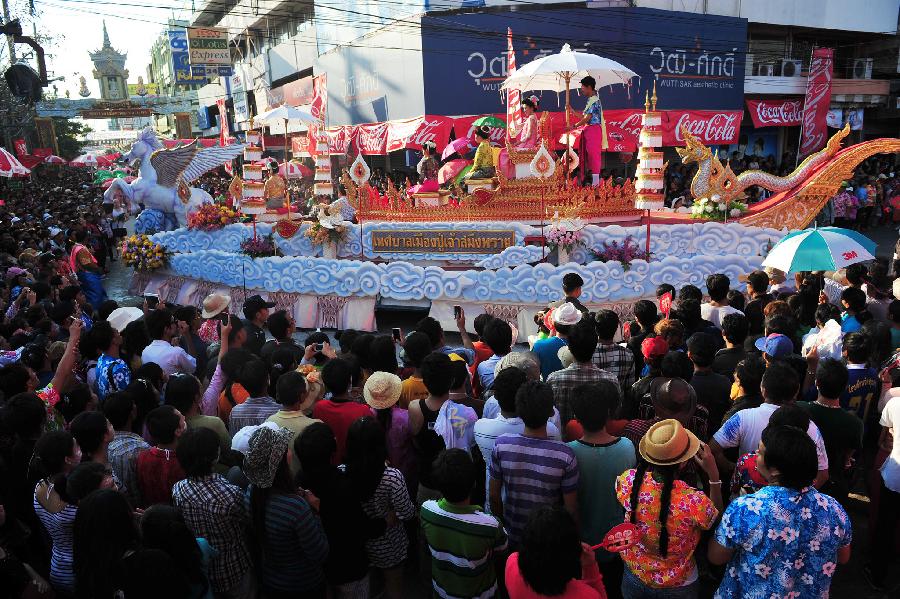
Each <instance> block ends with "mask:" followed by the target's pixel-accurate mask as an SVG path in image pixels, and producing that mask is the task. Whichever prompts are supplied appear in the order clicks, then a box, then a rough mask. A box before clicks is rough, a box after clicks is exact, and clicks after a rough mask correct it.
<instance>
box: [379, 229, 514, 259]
mask: <svg viewBox="0 0 900 599" xmlns="http://www.w3.org/2000/svg"><path fill="white" fill-rule="evenodd" d="M515 243H516V232H515V231H503V230H475V229H455V230H453V229H431V230H428V229H426V230H409V231H403V230H393V231H372V251H373V252H374V253H376V254H391V253H395V254H408V253H423V254H424V253H452V254H499V253H500V252H502V251H503V250H505V249H506V248H508V247H510V246H513V245H515Z"/></svg>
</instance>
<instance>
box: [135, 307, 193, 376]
mask: <svg viewBox="0 0 900 599" xmlns="http://www.w3.org/2000/svg"><path fill="white" fill-rule="evenodd" d="M144 322H145V323H146V325H147V331H148V332H149V333H150V336H151V337H152V338H153V342H152V343H150V345H148V346H147V347H145V348H144V351H143V352H142V353H141V362H142V363H144V364H146V363H147V362H153V363H155V364H159V367H160V368H162V370H163V372H165V373H166V374H167V375H172V374H174V373H176V372H180V373H183V374H194V371H195V370H196V369H197V360H196V358H194V356H192V355H191V354H189V353H188V352H186V351H184V350H183V349H182V348H181V347H179V346H178V344H179V338H178V337H175V332H176V331H177V329H178V327H184V328H185V330H183V331H181V333H182V334H183V335H184V340H185V342H186V344H187V346H188V350H191V351H193V349H194V347H193V346H194V342H193V341H192V339H191V335H190V334H189V333H190V331H189V330H187V328H188V327H189V325H188V323H185V322H179V323H177V324H176V323H175V319H174V318H173V317H172V314H171V313H170V312H169V311H168V310H161V309H156V310H153V311H152V312H150V314H148V315H147V316H146V317H145V318H144Z"/></svg>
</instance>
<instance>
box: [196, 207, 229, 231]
mask: <svg viewBox="0 0 900 599" xmlns="http://www.w3.org/2000/svg"><path fill="white" fill-rule="evenodd" d="M238 218H239V217H238V213H237V212H235V211H234V210H233V209H231V208H229V207H228V206H225V205H224V204H203V205H202V206H200V208H198V209H197V210H196V211H195V212H194V213H193V214H189V215H188V229H190V230H192V231H196V230H199V231H217V230H219V229H221V228H223V227H224V226H225V225H230V224H233V223H236V222H238Z"/></svg>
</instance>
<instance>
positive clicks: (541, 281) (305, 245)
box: [114, 110, 900, 339]
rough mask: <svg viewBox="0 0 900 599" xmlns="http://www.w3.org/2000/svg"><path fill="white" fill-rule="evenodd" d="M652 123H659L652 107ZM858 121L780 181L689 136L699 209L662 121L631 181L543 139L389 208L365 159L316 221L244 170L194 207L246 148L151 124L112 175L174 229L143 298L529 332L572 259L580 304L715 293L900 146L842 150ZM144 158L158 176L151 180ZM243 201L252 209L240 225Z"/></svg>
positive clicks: (166, 233) (319, 318)
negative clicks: (503, 164)
mask: <svg viewBox="0 0 900 599" xmlns="http://www.w3.org/2000/svg"><path fill="white" fill-rule="evenodd" d="M644 126H645V127H649V128H650V129H652V128H653V127H654V120H653V118H652V111H650V110H648V118H645V121H644ZM847 133H848V131H847V130H846V129H845V130H843V131H840V132H838V133H837V134H836V135H834V137H832V138H831V140H829V142H828V144H827V146H826V147H825V148H824V149H823V150H821V151H820V152H818V153H816V154H813V155H811V156H809V157H808V158H807V159H806V160H804V161H803V163H801V164H800V165H799V167H798V168H797V169H796V170H795V171H794V172H792V173H791V174H790V175H788V176H786V177H776V176H773V175H770V174H767V173H763V172H761V171H745V172H743V173H741V174H740V175H735V174H734V173H733V172H732V171H731V169H730V168H729V167H728V166H723V165H722V164H721V162H720V161H719V160H718V158H716V157H715V156H714V155H713V153H712V152H711V151H710V149H709V148H707V147H705V146H704V145H703V144H701V143H700V142H698V141H697V140H696V139H695V138H694V137H693V136H691V135H690V133H688V132H687V131H685V132H684V136H685V139H686V142H687V143H686V146H685V147H684V148H680V149H679V154H680V156H681V157H682V160H683V161H684V162H685V163H697V164H698V165H699V168H698V171H697V174H696V175H695V177H694V179H693V181H692V184H691V190H692V193H693V195H694V196H695V197H697V198H699V201H698V202H696V203H695V207H694V208H693V209H692V210H693V211H692V213H678V212H672V211H666V210H663V209H661V186H660V185H659V183H660V182H661V180H662V172H663V169H664V168H665V165H664V164H662V163H661V156H660V153H659V152H657V151H655V149H654V147H653V146H652V144H653V143H655V142H654V141H653V140H654V136H653V135H652V134H649V135H647V136H644V139H646V140H647V143H648V145H647V146H645V147H643V148H641V152H640V161H641V165H640V166H639V168H638V173H637V175H638V176H637V179H636V182H632V181H627V182H626V183H625V184H624V185H622V186H614V185H612V183H611V182H609V181H604V182H602V183H601V185H600V186H598V187H580V186H577V185H575V184H574V183H572V182H571V181H569V180H567V178H566V177H565V176H564V175H563V172H564V169H563V168H562V165H557V164H556V163H555V161H554V160H553V158H554V157H553V156H552V155H551V154H550V153H549V152H546V151H545V150H544V148H543V146H541V148H540V149H539V150H537V151H536V152H534V153H532V154H530V155H517V156H514V157H513V158H514V160H528V161H529V168H530V170H531V171H532V172H533V176H530V177H523V178H519V179H505V178H504V177H503V176H502V174H501V175H499V176H498V177H496V178H495V180H494V181H493V182H492V183H493V185H492V188H490V189H488V188H485V187H480V188H477V189H474V190H473V191H471V192H467V191H465V190H458V191H459V193H460V194H461V195H460V199H459V202H458V205H450V204H449V203H448V204H446V205H441V203H440V202H438V203H437V205H433V206H415V205H414V201H415V198H405V197H403V195H402V194H401V193H400V192H399V191H397V190H392V191H389V192H388V194H387V195H388V203H387V204H385V203H384V201H383V199H380V198H379V196H378V194H377V193H375V192H374V190H373V189H372V188H371V186H370V185H369V183H368V174H369V171H368V167H367V166H366V165H365V162H364V161H363V160H362V159H361V158H359V157H358V158H357V160H356V161H355V162H354V163H353V164H352V165H351V167H350V168H349V169H348V170H347V171H345V172H344V173H343V177H342V182H343V184H344V186H345V187H346V189H347V199H348V201H349V204H350V205H351V206H352V207H353V209H354V210H355V213H356V218H355V220H356V222H355V223H354V222H350V221H347V220H344V218H343V217H342V215H341V211H340V210H339V205H338V204H334V205H332V206H331V207H329V208H324V207H323V208H321V209H320V210H319V212H318V214H317V216H316V217H315V218H314V219H305V220H304V219H300V218H298V217H297V216H296V215H290V214H289V213H287V214H283V216H282V215H279V214H278V211H276V210H272V209H271V208H265V205H266V201H265V199H264V197H265V187H266V186H265V184H264V183H260V182H259V181H258V180H257V179H256V177H257V174H256V172H255V171H256V169H253V168H250V169H246V167H245V171H244V179H245V180H244V181H243V182H242V185H243V189H242V192H241V194H240V196H239V197H240V202H239V211H237V210H234V209H232V208H231V207H228V206H223V205H215V204H209V205H201V204H199V203H198V204H196V205H195V204H194V202H196V198H197V196H198V195H202V193H203V192H202V191H201V190H197V189H195V188H189V187H187V182H188V181H189V180H191V179H195V178H196V176H198V175H196V173H198V172H201V171H205V170H208V169H209V168H213V167H214V166H218V165H219V164H221V163H222V162H225V161H227V160H230V159H231V158H233V157H235V156H237V155H240V154H241V153H242V152H243V151H244V148H243V146H228V147H225V148H206V149H198V148H195V147H188V148H187V149H186V148H177V149H174V150H163V151H160V152H157V153H155V154H149V153H145V152H144V151H143V150H142V149H141V148H142V146H147V147H152V146H153V143H152V139H151V137H152V134H150V133H143V134H142V137H141V139H140V140H139V141H138V142H136V143H135V148H134V149H132V152H133V153H134V155H135V156H138V157H140V158H141V178H139V179H137V180H136V181H135V182H134V183H132V184H131V185H130V186H129V185H128V184H126V183H124V182H121V183H119V182H116V183H115V184H114V185H115V187H121V189H122V190H123V193H124V195H125V196H126V197H128V198H129V199H130V200H132V201H135V202H142V203H144V204H145V206H146V210H145V211H144V212H143V213H141V215H140V216H139V217H138V224H139V225H140V226H143V227H147V228H144V229H143V230H144V231H148V229H149V230H152V226H156V227H157V228H158V229H165V228H169V229H171V230H160V231H159V232H156V233H153V234H151V235H149V236H148V237H145V238H143V243H144V248H145V251H146V252H148V253H151V254H152V255H155V256H158V255H160V253H162V254H163V255H164V256H165V258H166V259H165V260H162V261H156V262H153V265H157V266H158V265H161V266H162V267H161V268H157V269H150V268H143V269H136V270H135V274H134V278H133V285H132V289H133V290H134V291H135V292H136V293H149V292H155V293H158V294H159V295H160V297H161V298H163V299H165V300H167V301H172V302H179V303H193V304H197V303H199V302H200V301H202V299H203V298H204V297H205V296H206V295H207V294H209V293H211V292H212V291H216V290H222V291H226V292H228V293H229V294H230V295H231V296H232V298H233V299H234V300H235V304H234V305H237V306H240V305H241V303H242V302H243V298H245V297H247V296H249V295H253V294H255V293H262V294H264V295H266V296H267V297H268V298H269V299H270V300H271V301H274V302H275V303H276V304H277V305H278V307H279V308H283V309H286V310H289V311H291V312H292V313H293V314H294V316H295V318H296V321H297V325H298V326H300V327H308V328H317V327H321V328H339V329H340V328H355V329H359V330H374V329H375V327H376V322H375V308H376V305H378V304H402V305H421V306H423V307H427V306H430V309H431V314H432V315H433V316H434V317H435V318H437V319H438V320H440V321H441V322H443V323H444V324H445V325H446V326H447V327H448V328H450V327H451V323H452V314H453V306H454V305H462V306H463V307H464V308H465V310H466V314H467V315H468V316H469V317H474V316H475V315H477V314H479V313H482V312H488V313H491V314H493V315H496V316H498V317H502V318H504V319H506V320H508V321H510V322H513V323H515V324H516V326H517V327H518V329H519V331H520V332H521V333H520V334H521V335H522V339H524V337H525V336H526V335H527V334H529V332H531V331H532V329H533V328H534V324H533V315H534V314H535V313H536V312H537V311H538V310H540V309H541V308H543V307H544V306H546V304H547V303H548V302H551V301H554V300H557V299H560V298H561V294H562V291H561V289H562V283H561V281H562V277H563V275H565V274H566V273H569V272H577V273H578V274H580V275H581V276H582V278H583V279H584V281H585V286H584V288H583V292H582V296H581V300H582V302H584V303H585V304H586V305H588V306H589V307H591V308H600V307H606V308H611V309H613V310H616V311H618V312H622V313H624V312H627V311H628V310H630V307H631V305H632V304H633V302H634V301H635V300H637V299H640V298H648V297H654V293H655V289H656V287H657V285H659V284H660V283H664V282H668V283H673V284H677V285H683V284H687V283H690V284H694V285H697V286H698V287H701V288H703V287H704V284H705V280H706V277H707V276H708V275H710V274H713V273H719V272H721V273H725V274H726V275H728V276H729V277H730V278H731V279H732V280H737V277H738V276H739V275H741V274H745V273H748V272H750V271H752V270H754V269H756V268H759V266H760V264H761V262H762V260H763V258H764V257H765V254H766V253H767V251H768V249H769V248H771V246H772V245H773V244H774V243H776V242H777V241H778V240H779V239H780V238H781V237H783V236H784V235H785V234H786V233H787V232H788V231H790V230H795V229H801V228H804V227H806V226H807V225H809V224H810V223H811V222H812V221H813V220H814V218H815V216H816V215H817V213H818V212H819V211H820V210H821V208H822V207H823V206H824V204H825V203H826V202H827V201H828V199H829V198H831V197H832V196H834V194H835V193H836V192H837V190H838V188H839V185H840V183H841V181H843V180H845V179H847V178H849V177H851V176H852V173H853V169H854V168H855V167H856V166H857V165H858V164H859V163H860V162H861V161H863V160H865V159H866V158H868V157H869V156H872V155H874V154H879V153H893V152H897V151H900V140H897V139H879V140H873V141H868V142H865V143H862V144H857V145H853V146H850V147H847V148H841V140H842V139H843V138H844V137H846V135H847ZM135 150H137V151H135ZM175 161H177V163H175V164H172V163H173V162H175ZM148 164H149V165H150V166H151V168H153V169H154V170H155V171H156V180H157V181H158V182H157V183H156V184H155V185H149V184H148V180H149V177H147V174H146V173H147V171H146V170H145V169H146V166H147V165H148ZM178 173H180V174H181V176H180V177H179V176H178ZM248 175H249V176H248ZM189 177H191V179H189ZM117 181H121V180H117ZM165 181H168V182H177V183H173V184H172V185H171V186H170V187H169V188H168V192H169V193H168V195H167V194H165V193H163V189H161V188H162V183H161V182H165ZM323 182H324V181H323ZM750 185H759V186H761V187H763V188H765V189H768V190H770V191H772V192H774V194H773V195H772V196H771V197H770V198H768V199H767V200H764V201H762V202H759V203H757V204H755V205H753V206H751V207H749V208H746V207H744V206H743V205H742V204H741V202H740V199H741V198H742V195H743V194H742V192H743V191H744V190H745V189H746V188H747V187H749V186H750ZM198 192H199V193H198ZM168 196H171V197H168ZM698 207H699V208H698ZM707 207H708V208H707ZM248 208H249V210H248ZM240 213H243V214H250V215H253V217H254V218H253V220H252V221H250V222H241V220H242V219H241V218H240V216H241V214H240ZM260 216H263V217H268V218H259V217H260ZM243 220H244V221H246V220H247V219H246V218H245V219H243ZM267 220H269V221H271V220H274V222H263V221H267ZM164 223H172V225H170V226H169V227H166V226H164ZM174 223H177V224H178V225H179V226H177V227H175V225H174ZM182 223H183V225H182ZM148 224H149V225H151V226H148ZM160 248H161V249H160ZM648 250H649V255H648V254H647V251H648ZM153 252H156V253H155V254H153Z"/></svg>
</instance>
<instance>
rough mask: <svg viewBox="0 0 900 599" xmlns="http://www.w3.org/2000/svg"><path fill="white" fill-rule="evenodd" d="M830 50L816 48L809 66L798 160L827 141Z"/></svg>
mask: <svg viewBox="0 0 900 599" xmlns="http://www.w3.org/2000/svg"><path fill="white" fill-rule="evenodd" d="M833 70H834V50H833V49H831V48H816V49H815V50H813V54H812V61H811V62H810V63H809V79H808V80H807V82H806V100H805V101H804V104H803V129H802V133H801V134H800V158H802V157H803V156H808V155H810V154H812V153H813V152H817V151H818V150H820V149H822V148H823V147H825V142H826V141H827V140H828V124H827V117H828V105H829V104H831V79H832V74H833Z"/></svg>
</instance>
